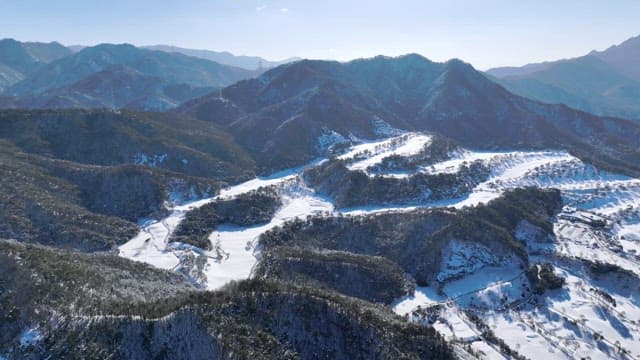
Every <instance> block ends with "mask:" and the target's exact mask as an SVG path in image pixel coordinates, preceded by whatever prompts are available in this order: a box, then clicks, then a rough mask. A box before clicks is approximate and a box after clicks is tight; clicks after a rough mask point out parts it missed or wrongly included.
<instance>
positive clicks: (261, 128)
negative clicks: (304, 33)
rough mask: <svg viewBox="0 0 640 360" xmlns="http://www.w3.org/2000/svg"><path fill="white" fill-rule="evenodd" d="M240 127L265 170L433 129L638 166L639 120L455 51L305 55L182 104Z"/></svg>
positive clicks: (639, 169) (488, 144) (468, 139)
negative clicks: (560, 95)
mask: <svg viewBox="0 0 640 360" xmlns="http://www.w3.org/2000/svg"><path fill="white" fill-rule="evenodd" d="M177 111H179V112H183V113H186V114H189V115H191V116H194V117H197V118H199V119H201V120H205V121H210V122H213V123H214V124H216V125H218V126H220V127H222V128H223V129H225V130H227V131H228V132H230V133H231V134H232V135H234V136H235V138H236V141H237V142H238V143H240V144H241V145H243V146H244V147H245V148H246V149H247V150H248V151H249V152H250V153H251V154H252V155H253V156H254V158H255V159H256V163H257V164H258V166H259V167H260V168H261V170H262V171H263V172H270V171H273V170H277V169H282V168H287V167H292V166H296V165H301V164H303V163H305V162H308V161H310V160H311V159H313V158H316V157H318V156H324V155H326V151H327V150H328V148H329V147H330V145H337V144H340V143H348V142H350V141H352V140H354V139H372V138H379V137H384V136H388V135H389V132H390V131H393V130H392V129H393V128H397V129H403V130H419V131H429V132H435V133H438V134H440V135H443V136H445V137H448V138H450V139H453V140H456V141H458V142H460V143H461V144H462V145H464V146H467V147H471V148H476V149H517V148H519V149H532V148H557V149H568V150H570V151H571V152H572V153H574V154H575V155H577V156H579V157H582V158H583V159H585V160H586V161H589V162H592V163H595V164H597V165H599V166H603V167H605V168H610V169H615V170H618V171H621V172H625V173H630V174H636V175H637V174H640V165H639V164H637V161H636V159H637V158H640V149H639V148H638V145H637V144H638V143H637V139H638V137H639V136H640V124H639V123H637V122H634V121H632V120H621V119H613V118H602V117H597V116H594V115H590V114H588V113H585V112H581V111H577V110H573V109H570V108H568V107H566V106H564V105H548V104H543V103H540V102H536V101H532V100H529V99H526V98H523V97H520V96H517V95H514V94H512V93H510V92H508V91H507V90H505V89H504V88H503V87H501V86H499V85H497V84H495V83H494V82H492V81H490V80H489V79H487V78H486V77H485V76H484V75H483V74H482V73H480V72H478V71H476V70H475V69H473V67H472V66H471V65H469V64H466V63H463V62H462V61H459V60H451V61H448V62H446V63H435V62H431V61H429V60H428V59H426V58H424V57H422V56H420V55H415V54H412V55H406V56H401V57H398V58H389V57H382V56H379V57H375V58H372V59H365V60H356V61H351V62H348V63H339V62H333V61H310V60H303V61H299V62H296V63H292V64H287V65H283V66H280V67H278V68H275V69H273V70H270V71H268V72H266V73H265V74H263V75H261V76H260V77H258V78H256V79H250V80H245V81H241V82H239V83H237V84H234V85H231V86H229V87H226V88H224V89H222V90H221V91H219V92H215V93H212V94H210V95H207V96H204V97H202V98H199V99H195V100H191V101H189V102H187V103H185V104H184V105H183V106H181V107H180V108H178V109H177Z"/></svg>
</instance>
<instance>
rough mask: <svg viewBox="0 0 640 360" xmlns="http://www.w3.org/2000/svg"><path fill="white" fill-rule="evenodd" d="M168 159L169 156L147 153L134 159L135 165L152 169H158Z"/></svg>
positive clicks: (140, 154) (137, 155)
mask: <svg viewBox="0 0 640 360" xmlns="http://www.w3.org/2000/svg"><path fill="white" fill-rule="evenodd" d="M166 159H167V154H159V155H148V154H145V153H139V154H136V155H135V156H134V158H133V162H134V164H137V165H147V166H151V167H156V166H158V165H160V164H162V163H163V162H164V161H165V160H166Z"/></svg>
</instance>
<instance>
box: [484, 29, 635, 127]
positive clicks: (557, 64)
mask: <svg viewBox="0 0 640 360" xmlns="http://www.w3.org/2000/svg"><path fill="white" fill-rule="evenodd" d="M487 73H488V74H489V75H491V76H492V77H493V78H494V80H495V81H497V82H498V83H500V84H501V85H503V86H505V87H506V88H507V89H508V90H509V91H511V92H513V93H516V94H518V95H522V96H525V97H529V98H531V99H535V100H539V101H543V102H547V103H563V104H566V105H569V106H571V107H573V108H576V109H580V110H584V111H587V112H591V113H594V114H598V115H607V116H619V117H627V118H633V119H640V36H638V37H634V38H631V39H629V40H627V41H625V42H623V43H622V44H620V45H616V46H612V47H610V48H608V49H606V50H604V51H592V52H591V53H589V54H587V55H585V56H581V57H578V58H573V59H566V60H559V61H554V62H544V63H538V64H529V65H525V66H523V67H503V68H495V69H490V70H488V71H487Z"/></svg>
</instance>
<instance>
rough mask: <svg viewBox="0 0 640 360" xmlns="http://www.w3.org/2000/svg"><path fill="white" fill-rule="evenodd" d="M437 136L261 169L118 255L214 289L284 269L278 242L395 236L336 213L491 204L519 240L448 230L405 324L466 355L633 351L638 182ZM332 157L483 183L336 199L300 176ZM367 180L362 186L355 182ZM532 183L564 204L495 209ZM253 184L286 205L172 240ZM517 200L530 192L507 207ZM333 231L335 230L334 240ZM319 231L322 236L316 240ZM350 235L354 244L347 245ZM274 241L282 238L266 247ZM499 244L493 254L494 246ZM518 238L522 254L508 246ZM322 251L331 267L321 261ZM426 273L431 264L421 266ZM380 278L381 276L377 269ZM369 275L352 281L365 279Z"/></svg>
mask: <svg viewBox="0 0 640 360" xmlns="http://www.w3.org/2000/svg"><path fill="white" fill-rule="evenodd" d="M434 139H437V138H436V137H434V136H433V135H428V134H421V133H404V134H401V135H398V136H395V137H392V138H389V139H385V140H382V141H376V142H365V143H361V144H358V145H355V146H352V147H350V148H347V149H345V150H343V151H341V152H340V155H339V156H336V157H332V158H330V159H325V160H322V161H316V162H313V163H310V164H307V165H306V166H304V167H302V168H297V169H292V170H289V171H285V172H282V173H278V174H274V175H273V176H270V177H264V178H256V179H254V180H251V181H249V182H246V183H242V184H239V185H236V186H232V187H229V188H227V189H225V190H223V191H222V192H221V193H220V195H218V196H216V197H213V198H208V199H203V200H199V201H196V202H192V203H187V204H184V205H179V206H175V207H173V208H172V209H171V215H170V216H169V217H167V218H164V219H158V220H157V221H152V222H150V223H148V224H146V225H145V226H144V227H143V230H142V231H141V232H140V234H139V235H138V236H136V237H135V238H133V239H131V240H130V241H129V242H128V243H126V244H124V245H122V246H121V247H120V255H121V256H124V257H127V258H130V259H133V260H136V261H142V262H146V263H149V264H151V265H153V266H156V267H159V268H162V269H167V270H173V271H177V272H179V273H183V274H185V275H186V276H188V277H189V278H190V279H191V280H192V281H193V282H194V283H196V284H199V285H200V286H202V287H205V288H208V289H218V288H221V287H223V286H224V285H225V284H228V283H229V282H230V281H233V280H241V279H246V278H250V277H255V276H262V277H265V276H266V277H267V278H270V277H279V276H282V275H277V274H278V273H277V272H276V273H273V271H274V268H272V267H269V266H273V264H272V263H271V261H273V260H271V259H273V256H277V255H275V254H278V253H279V252H281V251H284V250H283V248H281V246H295V247H302V248H305V247H308V246H313V247H311V248H310V249H315V250H313V251H319V250H318V246H319V247H320V251H325V252H328V254H331V253H330V251H343V252H344V251H347V252H349V253H354V254H362V255H364V256H365V257H366V256H370V255H371V251H372V249H374V248H375V246H377V245H374V243H373V242H371V241H372V239H373V238H380V239H386V237H388V236H393V234H391V233H389V234H385V232H386V231H388V229H385V228H384V226H383V227H382V228H381V229H380V230H365V229H366V228H367V227H366V226H365V227H362V225H358V226H354V227H353V228H349V227H347V228H346V229H348V230H346V229H343V230H340V231H339V232H337V233H335V234H334V227H336V226H341V225H340V223H342V222H347V223H353V224H367V223H371V224H372V226H374V225H373V224H376V223H384V222H386V219H385V217H390V218H395V219H400V220H399V221H400V223H398V225H397V226H399V227H400V229H404V227H405V225H402V222H410V221H411V220H409V219H411V218H413V217H416V216H419V217H421V218H423V219H428V220H422V221H428V222H433V221H434V220H433V217H434V216H438V217H446V216H453V215H451V214H468V213H467V212H470V211H478V214H483V215H482V216H485V215H484V214H485V212H486V211H490V209H494V210H491V211H497V213H494V215H491V217H487V222H486V223H484V225H481V227H480V229H482V231H489V232H493V231H496V230H492V229H493V228H492V226H501V227H504V228H503V229H505V230H500V231H510V233H509V234H508V235H506V238H507V239H512V240H509V241H513V242H515V245H511V246H512V247H508V246H507V247H504V245H497V244H495V243H492V242H489V243H485V242H478V241H474V240H473V239H474V237H475V236H477V235H474V234H471V233H465V232H456V233H454V234H456V235H452V236H453V237H447V239H448V241H446V242H444V243H442V244H441V245H432V246H431V247H430V251H431V253H430V254H431V255H432V256H435V257H436V259H437V264H439V265H437V266H436V267H435V268H433V267H427V268H429V269H432V270H429V271H430V272H431V273H430V275H429V276H425V277H426V278H428V280H427V281H426V282H425V281H424V280H423V281H420V280H419V279H420V277H418V286H417V287H415V289H411V290H409V291H408V292H409V293H408V294H407V295H402V294H401V293H400V295H396V298H395V300H393V301H392V302H391V303H390V304H389V305H390V306H392V307H393V309H394V311H395V312H397V313H398V314H401V315H407V316H409V319H410V320H411V321H413V322H417V323H420V324H424V326H433V327H434V328H435V329H436V330H437V331H438V332H439V333H441V334H442V335H443V336H445V338H447V339H448V341H450V343H451V344H452V345H453V346H454V348H455V349H456V350H457V351H458V353H459V355H463V356H464V357H470V358H471V357H474V356H476V357H479V358H487V359H495V358H525V357H526V358H531V359H535V358H540V357H549V358H558V359H571V358H575V357H576V356H578V357H587V356H588V357H590V358H592V359H606V358H620V359H625V358H635V357H638V356H640V348H639V347H638V346H637V345H638V341H637V339H638V338H640V328H639V327H638V323H639V322H640V298H638V294H639V292H638V291H639V290H640V271H639V270H638V269H639V267H638V265H639V262H640V258H639V257H638V251H640V237H638V229H639V226H640V180H639V179H635V178H630V177H627V176H624V175H617V174H614V173H610V172H607V171H602V170H600V169H597V168H596V167H594V166H592V165H590V164H587V163H584V162H583V161H581V160H579V159H578V158H576V157H574V156H572V155H571V154H569V153H567V152H565V151H558V150H536V151H510V152H504V151H497V152H496V151H492V152H487V151H481V152H478V151H471V150H467V149H464V148H459V147H458V148H455V149H451V151H449V152H448V153H447V154H446V156H445V157H444V158H440V159H437V160H435V161H434V160H430V159H429V157H428V156H422V157H421V155H424V154H428V153H433V150H434V149H433V148H432V147H433V146H436V145H434V144H439V142H438V141H434ZM418 158H420V159H422V162H420V161H418V162H415V161H413V162H412V166H411V167H410V168H404V169H403V168H402V166H401V165H402V163H403V161H406V160H409V159H412V160H415V159H418ZM390 159H391V160H393V161H395V162H396V164H399V165H397V166H396V167H395V168H394V169H392V170H381V169H380V167H379V165H381V164H383V163H385V162H387V161H389V160H390ZM331 162H344V163H345V164H346V168H347V169H348V171H349V172H353V173H361V174H364V176H365V177H366V178H369V179H370V181H373V180H374V179H376V178H380V177H382V178H388V179H394V180H396V181H398V182H397V183H390V184H393V186H401V184H406V183H407V182H408V181H410V180H411V179H413V178H416V177H418V176H421V175H428V176H432V177H436V176H442V175H445V174H454V175H455V174H458V175H459V174H461V170H462V169H463V168H464V167H465V166H469V165H470V164H477V165H478V167H479V168H486V169H487V170H488V171H487V172H486V175H484V176H483V179H482V180H481V181H478V182H476V183H475V184H474V185H473V186H472V187H469V188H467V189H462V190H460V191H458V192H453V193H451V194H450V197H437V198H436V197H434V196H433V194H426V195H425V196H424V197H422V198H420V199H418V200H416V201H407V202H402V201H397V202H395V201H393V200H392V201H389V202H386V203H385V202H383V203H377V204H376V203H372V204H369V205H367V206H360V207H358V208H341V207H339V206H337V205H336V202H335V199H334V198H332V197H331V196H329V195H328V194H327V193H325V192H323V190H321V189H317V188H314V186H313V184H312V183H309V180H308V174H309V172H311V171H313V170H314V169H316V168H318V167H322V166H324V165H326V164H327V163H331ZM362 184H363V183H362V182H361V185H360V186H364V185H362ZM335 186H338V187H344V186H348V184H346V183H338V184H336V185H335ZM531 187H534V188H539V189H559V191H560V192H559V194H560V198H559V199H558V200H559V201H560V204H558V206H557V207H556V208H555V210H553V213H552V214H551V215H550V216H548V215H545V214H543V213H537V216H538V217H535V216H532V214H526V213H524V214H523V213H519V212H518V211H521V210H522V209H521V210H518V211H514V212H513V213H511V214H510V215H509V216H510V217H511V218H505V219H502V218H501V216H505V215H503V214H501V213H500V210H499V209H500V206H498V204H499V202H501V201H503V200H501V199H503V198H504V199H509V197H510V196H514V195H512V194H511V191H514V190H516V189H527V188H531ZM261 188H262V189H265V188H277V189H278V194H279V195H278V196H279V197H280V198H281V205H280V206H279V208H278V209H277V211H275V212H274V213H273V217H272V218H271V219H270V220H266V221H265V222H263V223H261V224H259V225H252V226H248V227H247V226H238V225H228V224H223V225H220V226H218V227H214V228H213V229H212V230H211V231H210V232H208V233H207V238H208V241H209V242H210V244H211V247H210V248H208V249H203V248H198V247H194V246H192V245H188V244H185V243H180V242H175V241H174V240H175V239H173V237H172V233H173V232H174V231H175V230H176V228H179V227H180V224H181V222H182V221H184V219H185V217H187V218H189V216H190V214H191V213H192V212H193V211H195V209H198V208H201V207H203V206H209V205H211V204H215V203H218V202H225V201H232V200H233V199H234V198H237V197H238V196H242V194H247V193H251V192H255V191H256V190H259V189H261ZM386 190H387V191H389V190H390V189H386ZM382 191H385V189H382ZM505 196H506V198H505ZM518 196H520V197H518V198H519V199H521V200H519V201H522V199H527V197H522V196H523V195H522V194H520V195H518ZM527 196H533V199H536V200H534V201H536V202H539V201H552V200H549V199H551V198H552V197H551V198H550V197H548V196H543V197H538V196H537V195H527ZM543 199H546V200H543ZM507 201H508V200H507ZM483 204H485V205H483ZM523 204H525V202H520V203H516V204H512V205H509V206H514V205H515V206H516V207H517V206H518V205H523ZM552 205H553V201H552V202H551V203H550V204H549V205H544V206H546V207H547V208H551V209H553V208H554V207H553V206H552ZM532 208H533V207H532ZM532 208H529V210H531V209H532ZM470 209H475V210H470ZM513 209H514V210H515V209H516V208H513ZM524 210H526V209H524ZM425 211H431V212H428V213H425ZM442 211H444V212H442ZM447 212H449V214H448V215H447ZM507 219H508V220H507ZM504 221H507V222H509V221H513V222H514V226H513V227H512V228H510V227H509V226H507V225H505V224H504V223H503V222H504ZM536 221H542V222H536ZM545 222H547V223H545ZM454 223H455V222H454ZM437 224H439V225H437ZM447 224H450V222H449V220H442V219H441V220H438V221H436V222H433V225H430V226H436V227H440V228H441V230H437V229H436V230H435V231H434V230H433V229H432V230H428V231H427V232H425V233H424V236H426V239H425V240H423V241H435V240H430V239H436V238H437V237H438V236H439V235H438V234H441V233H442V231H445V229H447ZM492 224H493V225H492ZM456 226H461V225H456ZM361 227H362V228H361ZM507 229H509V230H507ZM336 231H337V229H336ZM398 231H399V234H401V235H400V236H402V238H404V237H407V238H406V240H400V242H399V243H397V244H395V245H394V246H400V247H405V246H409V245H408V244H409V243H408V242H407V243H403V242H402V241H410V240H409V239H410V238H411V236H415V235H408V234H409V233H411V232H412V231H415V229H414V228H407V229H404V230H398ZM423 231H424V230H423ZM288 233H291V234H292V235H288ZM338 233H340V234H341V235H340V236H341V237H342V239H344V240H332V239H333V238H332V236H336V235H337V234H338ZM314 234H315V235H314ZM315 236H318V237H317V240H314V241H311V239H314V237H315ZM345 237H348V238H352V239H353V240H352V241H355V242H354V243H352V245H348V244H347V243H343V241H346V239H345ZM287 239H288V240H287ZM274 241H275V242H276V243H278V244H279V245H277V246H276V245H274V244H275V243H274ZM381 241H382V240H381ZM384 241H390V239H389V240H384ZM496 241H497V240H496ZM504 241H507V240H504ZM311 244H314V245H311ZM350 244H351V243H350ZM434 244H439V243H438V242H436V243H434ZM496 246H499V247H498V248H500V249H502V250H501V251H500V252H496V249H497V248H496ZM513 246H515V247H513ZM520 247H521V248H522V249H523V252H524V253H518V251H516V250H514V249H519V248H520ZM323 249H324V250H323ZM509 249H511V250H509ZM388 251H389V252H386V251H383V252H380V253H378V255H379V256H381V257H383V258H386V259H388V260H391V261H392V262H395V263H399V264H400V267H401V268H402V269H403V271H404V272H405V273H409V274H412V273H413V274H415V272H416V271H418V272H419V270H416V269H420V268H422V266H426V264H425V265H421V261H425V262H428V261H429V260H428V259H426V258H423V259H421V258H419V256H420V252H419V251H416V252H414V253H413V256H414V257H416V258H415V259H413V260H414V261H413V262H407V261H406V260H401V259H402V257H397V255H394V252H396V251H397V250H388ZM434 254H435V255H434ZM290 256H291V255H290ZM295 256H296V257H297V258H298V259H299V260H298V261H299V262H300V264H301V265H300V266H303V267H302V268H301V267H300V266H298V267H294V268H290V270H289V271H293V272H294V273H299V274H304V276H306V277H307V278H310V279H320V278H323V276H324V272H326V271H329V272H330V271H332V268H331V266H330V265H327V266H328V267H329V269H328V270H327V269H322V268H317V267H316V266H315V265H313V266H312V263H313V262H312V261H318V260H317V259H316V260H312V259H311V258H309V257H310V256H312V255H310V254H307V253H304V252H303V253H296V255H295ZM313 256H320V255H313ZM324 256H326V255H324ZM354 256H355V255H354ZM358 256H361V255H358ZM321 259H323V260H322V261H325V262H327V264H331V262H330V261H329V260H328V259H327V258H322V257H321ZM266 261H268V262H267V263H265V262H266ZM342 261H347V260H344V259H343V260H342ZM359 261H364V260H362V259H360V260H359ZM266 264H268V265H266ZM265 266H267V268H266V269H265V268H264V267H265ZM281 266H282V265H281ZM351 266H354V267H355V265H351ZM360 266H362V265H360ZM314 269H315V270H314ZM540 269H546V270H545V271H549V269H550V272H551V274H552V275H551V276H554V278H558V279H560V278H561V279H564V280H561V281H560V282H561V284H560V285H558V286H557V288H555V286H550V288H544V287H543V286H548V284H547V283H546V282H545V283H544V285H541V283H543V280H542V279H543V276H550V275H549V274H546V275H542V274H544V273H543V272H542V271H543V270H540ZM350 271H355V270H350ZM378 271H380V270H379V269H378ZM422 271H423V273H422V274H426V273H424V271H426V270H422ZM536 271H537V272H536ZM532 273H535V276H534V277H532V276H533V275H532ZM385 275H386V274H382V273H378V274H376V275H375V276H374V278H382V277H383V276H385ZM301 276H302V275H301ZM371 276H372V275H369V277H368V278H367V277H366V276H365V277H364V278H360V280H361V281H371V280H372V278H371ZM289 278H291V276H289ZM331 279H333V280H331ZM544 279H545V281H547V279H546V277H545V278H544ZM323 281H324V282H322V284H324V285H322V286H330V287H331V286H339V285H340V284H336V283H335V282H336V281H337V280H336V279H335V278H330V280H326V279H325V280H323ZM312 284H313V283H312ZM318 284H320V283H318ZM318 286H320V285H318ZM369 286H370V287H371V286H373V285H369ZM414 286H415V285H414ZM353 287H355V285H353ZM401 288H402V287H401ZM400 291H401V292H402V290H400ZM363 296H364V295H363Z"/></svg>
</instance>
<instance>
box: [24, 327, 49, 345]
mask: <svg viewBox="0 0 640 360" xmlns="http://www.w3.org/2000/svg"><path fill="white" fill-rule="evenodd" d="M43 338H44V337H43V336H42V333H41V332H40V331H39V330H38V329H36V328H31V329H27V330H25V331H23V332H22V334H21V335H20V346H22V347H27V346H33V345H36V344H38V343H39V342H40V341H42V339H43Z"/></svg>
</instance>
